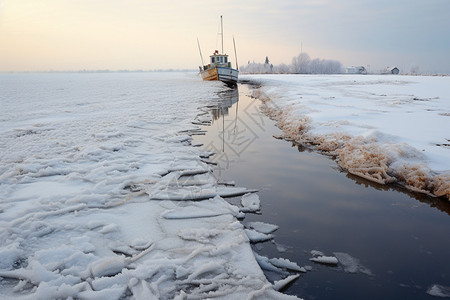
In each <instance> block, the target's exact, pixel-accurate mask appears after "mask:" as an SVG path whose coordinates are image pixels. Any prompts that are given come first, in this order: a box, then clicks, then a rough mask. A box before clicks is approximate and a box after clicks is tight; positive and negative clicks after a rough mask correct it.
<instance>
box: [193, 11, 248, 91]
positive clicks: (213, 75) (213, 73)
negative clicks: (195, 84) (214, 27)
mask: <svg viewBox="0 0 450 300" xmlns="http://www.w3.org/2000/svg"><path fill="white" fill-rule="evenodd" d="M220 35H221V36H222V52H221V53H219V50H215V51H214V53H213V54H212V55H210V56H209V64H206V65H205V64H204V63H203V56H202V51H201V49H200V43H199V42H198V39H197V43H198V49H199V51H200V57H201V59H202V65H203V67H199V69H200V74H201V75H202V78H203V80H208V81H210V80H220V81H222V82H224V83H225V84H227V85H236V83H237V81H238V76H239V67H238V64H237V56H236V44H235V42H234V37H233V45H234V54H235V57H236V69H233V68H232V66H231V61H230V60H229V59H228V55H227V54H225V53H224V51H223V21H222V16H220Z"/></svg>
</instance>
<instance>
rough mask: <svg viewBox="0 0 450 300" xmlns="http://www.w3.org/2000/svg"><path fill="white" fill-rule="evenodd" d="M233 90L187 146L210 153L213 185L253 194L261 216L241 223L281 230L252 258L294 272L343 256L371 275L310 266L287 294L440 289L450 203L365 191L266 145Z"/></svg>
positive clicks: (270, 136)
mask: <svg viewBox="0 0 450 300" xmlns="http://www.w3.org/2000/svg"><path fill="white" fill-rule="evenodd" d="M239 88H240V91H239V90H227V91H225V92H223V93H221V94H220V97H221V100H220V101H219V103H218V104H217V105H215V106H214V107H212V108H211V114H212V115H213V122H212V124H211V126H208V127H204V128H203V129H204V130H206V131H207V133H206V134H205V135H204V136H201V135H200V136H195V137H194V140H196V141H197V142H201V143H203V144H204V145H205V146H204V147H205V148H207V149H209V150H211V151H213V152H215V153H216V155H215V156H214V157H212V158H211V159H212V160H214V162H215V163H217V165H216V166H215V167H214V175H215V176H216V177H217V179H218V180H219V181H222V182H227V181H230V180H232V181H234V182H235V183H236V184H237V185H239V186H245V187H247V188H252V189H253V188H255V189H258V190H259V196H260V199H261V205H262V214H260V215H252V214H248V215H247V216H246V218H245V220H244V223H245V222H249V221H263V222H267V223H272V224H276V225H278V226H279V227H280V228H279V230H277V231H276V232H275V235H276V237H275V239H274V241H272V242H266V243H260V244H258V246H257V249H256V250H257V251H258V252H259V253H260V254H262V255H265V256H267V257H280V256H282V257H283V258H287V259H289V260H291V261H295V262H297V263H298V264H299V265H311V264H312V263H311V262H310V261H309V258H310V254H309V252H310V251H311V250H321V251H323V252H325V253H326V254H329V255H332V254H333V252H345V253H348V254H349V255H351V256H352V257H355V258H357V259H359V260H360V261H361V264H363V265H364V266H366V267H367V268H369V269H370V270H371V271H372V272H373V273H374V276H367V275H364V274H348V273H345V271H344V270H343V269H342V268H340V267H337V268H329V267H326V266H321V265H315V264H312V265H313V271H312V272H308V273H306V274H305V275H303V277H302V278H299V279H298V280H297V281H296V282H294V284H293V285H292V286H290V287H289V288H288V289H287V290H286V292H287V293H288V294H295V295H298V296H300V297H304V298H314V299H386V298H393V299H423V298H424V297H426V290H427V288H428V287H430V286H431V285H433V284H442V285H449V283H448V278H449V277H450V265H448V264H443V263H442V261H446V258H447V255H448V254H447V252H448V251H447V249H448V248H450V237H449V235H448V232H447V231H448V228H450V218H449V214H450V202H448V201H445V200H443V199H437V198H432V197H429V196H427V195H423V194H418V193H414V192H412V191H409V190H406V189H404V188H402V187H401V186H396V185H388V186H387V185H379V184H376V183H373V182H370V181H367V180H365V179H362V178H360V177H357V176H354V175H352V174H349V173H347V172H344V171H342V170H340V169H339V168H338V167H337V165H336V163H335V162H334V161H333V160H332V157H328V156H324V155H321V154H319V153H317V152H315V151H312V150H311V149H310V148H308V147H305V146H302V145H298V144H296V143H292V142H291V143H290V144H289V142H286V141H284V140H278V139H275V138H274V136H279V135H280V134H281V132H280V130H279V129H278V128H276V126H275V125H274V122H273V121H271V120H269V119H268V118H267V117H265V116H264V115H263V114H262V113H261V112H260V110H259V108H258V107H259V105H260V102H259V101H258V100H255V99H252V98H250V97H248V96H245V93H246V92H247V91H246V88H245V86H239ZM239 92H240V93H241V95H239ZM280 245H283V247H279V246H280ZM281 248H283V249H285V251H286V252H283V254H280V252H279V251H280V250H279V249H281ZM446 278H447V279H446Z"/></svg>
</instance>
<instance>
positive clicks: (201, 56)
mask: <svg viewBox="0 0 450 300" xmlns="http://www.w3.org/2000/svg"><path fill="white" fill-rule="evenodd" d="M197 44H198V51H199V52H200V58H201V59H202V66H204V65H205V64H204V63H203V55H202V49H200V42H199V41H198V37H197Z"/></svg>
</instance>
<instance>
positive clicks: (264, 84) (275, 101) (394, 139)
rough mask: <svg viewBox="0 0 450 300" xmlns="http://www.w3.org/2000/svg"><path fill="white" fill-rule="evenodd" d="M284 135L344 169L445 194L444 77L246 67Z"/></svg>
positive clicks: (448, 175) (449, 91) (448, 124)
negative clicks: (270, 71)
mask: <svg viewBox="0 0 450 300" xmlns="http://www.w3.org/2000/svg"><path fill="white" fill-rule="evenodd" d="M243 79H248V80H251V81H254V82H257V83H259V84H261V87H259V88H255V89H254V91H253V96H254V97H258V98H260V99H261V100H263V101H264V102H265V104H266V106H265V109H266V111H267V112H268V113H269V115H270V116H271V117H272V118H274V119H275V120H277V125H278V126H279V127H280V128H281V129H282V130H283V131H284V136H283V138H286V139H292V140H295V141H297V142H300V143H302V144H309V145H313V146H314V147H315V148H316V149H318V150H320V151H323V152H324V153H327V154H330V155H333V156H335V157H336V159H337V162H338V164H339V165H340V166H341V167H342V168H344V169H345V170H347V171H348V172H350V173H352V174H354V175H358V176H360V177H363V178H365V179H368V180H371V181H374V182H377V183H380V184H386V183H392V182H398V183H400V184H402V185H404V186H406V187H407V188H409V189H412V190H414V191H418V192H422V193H427V194H430V195H433V196H442V197H446V198H450V152H449V151H450V136H449V128H450V88H449V87H450V77H431V76H428V77H426V76H386V75H367V76H361V75H316V76H311V75H308V76H304V75H247V76H243Z"/></svg>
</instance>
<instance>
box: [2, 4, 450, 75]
mask: <svg viewBox="0 0 450 300" xmlns="http://www.w3.org/2000/svg"><path fill="white" fill-rule="evenodd" d="M220 15H223V18H224V43H225V45H224V48H225V52H227V53H228V54H233V42H232V37H233V36H234V37H235V39H236V47H237V52H238V60H239V65H244V64H246V63H247V62H248V61H252V62H253V61H255V62H261V63H262V62H264V59H265V57H266V56H268V57H269V59H270V62H271V63H273V64H274V65H276V64H280V63H286V64H290V63H291V61H292V58H293V57H294V56H297V55H298V54H299V53H300V52H301V51H303V52H306V53H308V54H309V56H310V57H311V58H323V59H334V60H339V61H340V62H342V64H343V65H344V66H352V65H363V66H365V67H366V68H367V67H368V68H369V70H371V71H376V70H379V69H382V68H385V67H386V66H397V67H399V68H400V69H401V70H402V71H403V72H409V71H410V70H411V68H413V67H415V68H416V69H417V68H418V70H419V72H427V73H450V59H449V54H450V1H449V0H259V1H256V0H248V1H236V0H227V1H213V0H211V1H200V0H189V1H178V0H164V1H163V0H126V1H125V0H0V71H47V70H83V69H86V70H98V69H110V70H118V69H128V70H134V69H143V70H149V69H169V68H173V69H186V68H188V69H196V68H198V66H199V65H200V64H201V60H200V55H199V52H198V47H197V37H198V39H199V41H200V45H201V49H202V52H203V56H204V59H205V60H207V58H208V55H210V54H212V52H213V51H214V49H219V50H220V47H221V46H220V37H219V36H218V35H217V33H218V31H219V22H220ZM231 59H232V61H233V62H234V61H235V59H234V55H233V57H232V58H231Z"/></svg>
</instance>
